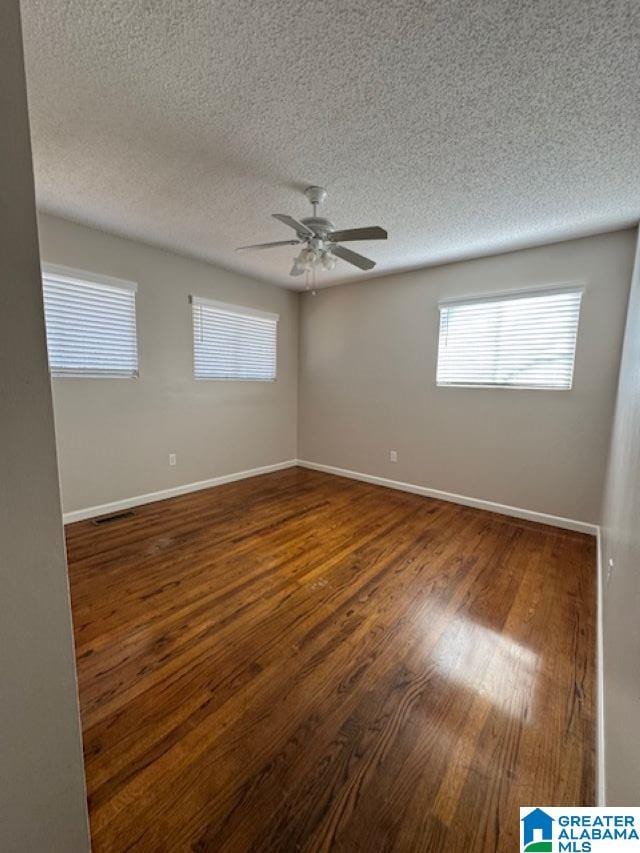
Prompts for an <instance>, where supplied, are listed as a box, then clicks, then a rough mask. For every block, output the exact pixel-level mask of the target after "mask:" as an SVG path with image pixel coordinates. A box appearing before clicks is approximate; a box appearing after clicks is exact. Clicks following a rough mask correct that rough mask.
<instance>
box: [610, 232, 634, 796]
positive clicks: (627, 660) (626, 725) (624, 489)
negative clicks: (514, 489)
mask: <svg viewBox="0 0 640 853" xmlns="http://www.w3.org/2000/svg"><path fill="white" fill-rule="evenodd" d="M602 557H603V574H604V578H603V594H604V606H603V612H602V621H603V640H604V695H605V708H604V711H605V729H604V731H605V756H606V773H605V777H606V802H607V804H608V805H612V806H637V805H638V800H639V799H640V738H639V737H638V723H639V721H640V249H639V253H638V255H637V257H636V264H635V271H634V278H633V284H632V289H631V296H630V299H629V311H628V315H627V328H626V332H625V340H624V349H623V354H622V364H621V368H620V384H619V388H618V400H617V404H616V413H615V419H614V429H613V437H612V442H611V455H610V462H609V474H608V478H607V489H606V497H605V505H604V518H603V536H602ZM609 559H611V560H613V567H610V566H609Z"/></svg>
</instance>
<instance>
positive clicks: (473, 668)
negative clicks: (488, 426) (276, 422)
mask: <svg viewBox="0 0 640 853" xmlns="http://www.w3.org/2000/svg"><path fill="white" fill-rule="evenodd" d="M67 546H68V554H69V564H70V579H71V591H72V600H73V611H74V620H75V633H76V642H77V656H78V667H79V683H80V700H81V708H82V720H83V729H84V744H85V755H86V772H87V784H88V790H89V803H90V814H91V830H92V837H93V849H94V851H125V850H138V851H182V850H194V851H223V850H224V851H297V850H307V851H310V850H313V851H320V850H339V851H366V853H378V851H387V850H398V851H429V853H431V851H448V852H449V853H450V851H461V853H462V851H464V853H469V851H489V850H491V851H493V850H499V851H510V852H511V851H514V850H517V849H518V833H519V828H518V827H519V815H518V806H519V805H520V804H523V805H530V804H534V805H536V804H541V805H544V804H547V805H561V804H590V803H593V802H594V774H595V770H594V746H595V738H594V707H595V699H594V648H595V639H594V636H595V594H596V591H595V544H594V540H593V539H592V538H591V537H587V536H583V535H581V534H576V533H568V532H565V531H560V530H556V529H554V528H549V527H543V526H541V525H535V524H531V523H528V522H522V521H518V520H515V519H509V518H506V517H504V516H498V515H493V514H490V513H486V512H482V511H479V510H474V509H470V508H466V507H461V506H456V505H454V504H448V503H443V502H440V501H435V500H430V499H427V498H421V497H418V496H415V495H410V494H405V493H402V492H396V491H391V490H389V489H384V488H380V487H378V486H371V485H368V484H364V483H359V482H355V481H352V480H346V479H342V478H339V477H334V476H331V475H327V474H321V473H318V472H315V471H309V470H303V469H299V468H294V469H288V470H285V471H280V472H278V473H275V474H268V475H265V476H262V477H257V478H254V479H251V480H244V481H241V482H238V483H233V484H229V485H226V486H221V487H218V488H215V489H210V490H207V491H202V492H197V493H194V494H189V495H184V496H181V497H178V498H173V499H171V500H167V501H163V502H161V503H156V504H149V505H147V506H144V507H140V508H138V509H137V510H136V511H135V515H134V516H133V517H131V518H128V519H124V520H121V521H117V522H112V523H110V524H107V525H104V526H100V527H98V526H95V525H94V524H92V523H91V522H89V521H85V522H80V523H78V524H74V525H71V526H69V527H68V528H67Z"/></svg>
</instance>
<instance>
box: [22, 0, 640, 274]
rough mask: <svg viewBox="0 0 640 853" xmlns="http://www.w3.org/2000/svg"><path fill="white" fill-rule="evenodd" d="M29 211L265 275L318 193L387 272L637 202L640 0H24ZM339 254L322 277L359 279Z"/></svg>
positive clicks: (629, 215) (280, 259)
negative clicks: (284, 218)
mask: <svg viewBox="0 0 640 853" xmlns="http://www.w3.org/2000/svg"><path fill="white" fill-rule="evenodd" d="M22 6H23V27H24V35H25V49H26V63H27V73H28V83H29V99H30V111H31V126H32V136H33V149H34V160H35V173H36V186H37V196H38V200H39V205H40V207H41V208H42V209H44V210H46V211H48V212H51V213H55V214H58V215H61V216H65V217H68V218H70V219H74V220H78V221H81V222H84V223H87V224H89V225H94V226H97V227H100V228H103V229H105V230H107V231H112V232H114V233H117V234H122V235H126V236H130V237H134V238H138V239H141V240H144V241H148V242H151V243H154V244H158V245H161V246H165V247H167V248H171V249H174V250H178V251H180V252H184V253H186V254H191V255H194V256H197V257H201V258H205V259H208V260H210V261H213V262H214V263H217V264H220V265H222V266H225V267H229V268H234V269H237V270H240V271H243V272H246V273H248V274H250V275H253V276H256V277H259V278H264V279H266V280H270V281H274V282H277V283H280V284H284V285H286V286H300V285H301V284H303V282H301V281H300V279H291V278H289V276H288V275H287V273H288V270H289V267H290V263H291V257H292V254H293V251H292V249H291V247H285V248H282V249H274V250H272V251H270V252H263V253H251V254H250V253H246V254H239V253H235V252H234V251H233V250H234V247H235V246H237V245H241V244H244V243H254V242H262V241H270V240H278V239H283V240H284V239H287V238H288V237H290V236H291V234H292V232H290V231H289V230H288V229H287V228H286V226H284V225H282V224H280V223H278V222H277V221H275V220H273V219H271V218H270V216H269V214H270V213H271V212H285V213H290V214H292V215H294V216H298V217H301V216H305V215H308V213H309V212H310V208H309V207H308V205H307V202H306V199H304V197H303V196H302V195H301V194H300V190H301V189H303V188H304V187H305V186H306V185H308V184H310V183H319V184H322V185H324V186H326V187H327V188H328V189H329V199H328V203H327V205H326V206H325V207H324V209H323V212H324V214H325V215H327V216H329V217H330V218H331V219H333V221H334V222H335V223H336V224H337V225H338V226H339V227H355V226H360V225H378V224H379V225H383V226H384V227H386V228H387V229H388V231H389V236H390V239H389V241H388V242H387V243H386V244H384V243H361V244H355V245H354V248H356V249H359V250H361V251H362V252H364V253H365V254H368V255H370V256H371V257H372V258H373V259H375V260H376V261H377V262H378V266H377V267H376V270H375V271H374V274H376V273H377V274H379V273H381V272H382V273H388V272H394V271H397V270H400V269H407V268H414V267H419V266H422V265H426V264H433V263H439V262H443V261H448V260H453V259H456V258H461V257H468V256H473V255H479V254H484V253H490V252H495V251H501V250H505V249H509V248H516V247H519V246H522V245H532V244H536V243H542V242H546V241H550V240H556V239H563V238H565V237H569V236H574V235H578V234H585V233H591V232H595V231H599V230H606V229H609V228H614V227H617V226H620V225H624V224H627V223H630V222H632V221H635V220H637V219H638V217H639V215H640V168H639V165H640V159H639V155H640V142H639V140H640V132H639V131H640V99H639V97H638V69H639V66H640V62H639V59H640V49H639V48H640V4H638V3H637V2H636V0H597V2H596V0H563V2H558V0H538V2H536V0H528V1H527V2H523V0H520V2H514V0H484V2H478V0H460V2H451V0H432V2H427V1H426V0H422V2H417V0H385V1H384V2H381V0H366V2H349V0H325V2H323V3H315V2H300V0H261V1H259V2H255V0H216V2H211V0H182V2H181V1H180V0H173V1H172V0H109V2H87V0H23V3H22ZM365 275H367V274H365V273H362V272H359V271H357V270H355V269H353V268H351V267H349V266H348V265H346V264H345V263H344V262H339V263H338V266H337V267H336V270H335V271H334V273H322V274H321V276H322V280H323V282H325V283H337V282H340V281H345V280H347V279H348V278H362V277H363V276H365Z"/></svg>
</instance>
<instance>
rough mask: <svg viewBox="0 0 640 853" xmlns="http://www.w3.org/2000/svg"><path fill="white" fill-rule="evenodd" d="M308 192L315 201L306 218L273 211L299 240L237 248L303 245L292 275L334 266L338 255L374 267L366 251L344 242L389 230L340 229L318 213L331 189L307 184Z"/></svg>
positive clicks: (380, 237)
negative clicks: (361, 251) (366, 255)
mask: <svg viewBox="0 0 640 853" xmlns="http://www.w3.org/2000/svg"><path fill="white" fill-rule="evenodd" d="M304 194H305V195H306V197H307V198H308V199H309V201H310V202H311V205H312V207H313V216H307V217H305V218H304V219H300V220H297V219H294V218H293V217H292V216H287V214H286V213H272V214H271V215H272V216H273V217H274V219H278V220H279V221H280V222H283V223H284V224H285V225H288V226H289V227H290V228H293V230H294V231H295V232H296V236H297V239H296V240H278V241H277V242H276V243H256V244H255V245H253V246H238V249H237V250H236V251H244V250H246V249H271V248H274V247H275V246H300V245H302V247H303V248H302V249H301V250H300V253H299V254H298V255H297V256H296V257H295V258H294V260H293V266H292V267H291V271H290V273H289V275H302V274H303V273H305V272H310V271H315V270H317V269H323V270H332V269H333V268H334V267H335V265H336V263H337V259H338V258H342V260H343V261H347V263H349V264H353V266H354V267H358V269H361V270H371V269H373V268H374V267H375V265H376V262H375V261H372V260H371V259H370V258H365V256H364V255H359V254H358V252H354V251H352V250H351V249H347V247H346V246H342V245H341V243H347V242H350V241H351V240H386V239H387V232H386V231H385V230H384V228H380V227H378V226H377V225H374V226H371V227H369V228H347V229H346V230H343V231H337V230H336V227H335V225H334V224H333V222H330V221H329V220H328V219H324V218H323V217H322V216H318V215H317V210H318V205H319V204H322V203H323V202H324V201H325V199H326V197H327V191H326V190H325V189H324V187H307V189H306V190H305V191H304Z"/></svg>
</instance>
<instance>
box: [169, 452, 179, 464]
mask: <svg viewBox="0 0 640 853" xmlns="http://www.w3.org/2000/svg"><path fill="white" fill-rule="evenodd" d="M176 461H177V460H176V454H175V453H170V454H169V465H175V464H176Z"/></svg>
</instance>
